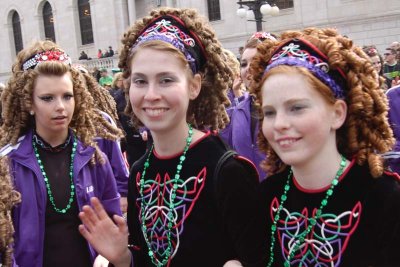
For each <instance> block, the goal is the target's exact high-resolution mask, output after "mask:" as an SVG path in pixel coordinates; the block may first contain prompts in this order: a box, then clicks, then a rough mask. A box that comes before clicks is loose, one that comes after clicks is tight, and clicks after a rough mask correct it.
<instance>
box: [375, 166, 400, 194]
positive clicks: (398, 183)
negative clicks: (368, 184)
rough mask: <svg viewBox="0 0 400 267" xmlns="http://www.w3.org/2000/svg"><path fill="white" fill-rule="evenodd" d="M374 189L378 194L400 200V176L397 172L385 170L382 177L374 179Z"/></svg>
mask: <svg viewBox="0 0 400 267" xmlns="http://www.w3.org/2000/svg"><path fill="white" fill-rule="evenodd" d="M373 189H374V192H375V194H377V195H381V196H382V197H385V198H386V197H394V198H397V199H399V200H400V177H399V175H398V174H397V173H394V172H385V173H384V174H383V175H382V176H381V177H379V178H376V179H374V181H373Z"/></svg>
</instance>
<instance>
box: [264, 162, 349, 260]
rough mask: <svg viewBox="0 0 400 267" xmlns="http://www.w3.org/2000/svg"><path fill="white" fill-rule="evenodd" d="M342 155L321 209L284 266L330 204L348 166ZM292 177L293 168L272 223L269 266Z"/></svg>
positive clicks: (310, 221) (302, 234)
mask: <svg viewBox="0 0 400 267" xmlns="http://www.w3.org/2000/svg"><path fill="white" fill-rule="evenodd" d="M340 156H341V161H340V166H339V170H338V171H337V172H336V175H335V178H334V179H333V180H332V182H331V186H330V187H329V189H328V190H327V191H326V195H325V198H324V199H323V200H322V201H321V205H320V206H319V209H318V210H317V211H316V213H315V216H314V217H313V218H310V219H308V221H309V225H308V226H307V228H306V230H305V231H304V232H303V233H301V234H300V236H299V238H298V239H297V240H296V241H295V245H294V247H293V249H292V250H291V251H290V253H289V256H288V258H287V259H286V261H285V264H284V266H285V267H289V266H290V261H291V260H292V259H293V257H294V253H295V252H296V250H298V249H299V248H300V246H301V245H302V244H303V243H304V241H305V239H306V236H307V235H308V234H309V233H310V232H311V229H312V227H313V226H314V225H315V224H316V223H317V219H318V218H319V217H320V216H321V214H322V209H323V208H324V207H325V206H326V205H328V199H329V197H330V196H331V195H332V194H333V189H334V188H335V186H336V185H337V184H338V183H339V178H340V176H341V175H342V174H343V171H344V167H345V166H346V158H345V157H344V156H343V155H340ZM291 177H292V169H290V171H289V174H288V177H287V181H286V184H285V186H284V191H283V194H282V195H281V200H280V201H281V202H280V203H279V207H278V210H277V212H276V215H275V217H274V222H273V224H272V225H271V246H270V249H269V253H270V257H269V262H268V265H267V267H270V266H272V263H273V262H274V245H275V240H276V239H275V232H276V229H277V226H276V225H277V223H278V221H279V217H280V216H279V214H280V212H281V211H282V209H283V204H284V203H285V201H286V199H287V193H288V191H289V189H290V180H291V179H290V178H291Z"/></svg>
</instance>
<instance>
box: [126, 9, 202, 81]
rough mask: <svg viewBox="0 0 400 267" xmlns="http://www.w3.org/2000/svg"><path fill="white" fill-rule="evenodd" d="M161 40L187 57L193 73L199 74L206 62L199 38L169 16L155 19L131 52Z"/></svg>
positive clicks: (140, 35)
mask: <svg viewBox="0 0 400 267" xmlns="http://www.w3.org/2000/svg"><path fill="white" fill-rule="evenodd" d="M152 40H159V41H164V42H167V43H170V44H172V45H173V46H174V47H175V48H177V49H178V50H179V51H181V52H182V53H183V55H184V56H185V57H186V59H187V61H188V63H189V65H190V68H191V70H192V71H193V73H197V72H199V70H201V69H202V67H203V66H204V64H205V62H206V57H205V51H204V48H203V46H202V43H201V42H200V39H199V38H198V36H197V35H196V34H195V33H193V32H192V31H189V30H188V29H187V28H186V26H185V25H184V23H183V22H182V20H180V19H179V18H177V17H175V16H171V15H167V16H161V17H158V18H155V19H154V20H153V21H151V22H150V23H149V25H148V26H147V27H146V28H145V29H144V30H143V31H142V32H141V33H140V34H139V37H138V38H137V40H136V42H135V43H134V45H133V46H132V48H131V51H133V50H134V49H135V47H137V46H138V45H140V44H142V43H144V42H148V41H152Z"/></svg>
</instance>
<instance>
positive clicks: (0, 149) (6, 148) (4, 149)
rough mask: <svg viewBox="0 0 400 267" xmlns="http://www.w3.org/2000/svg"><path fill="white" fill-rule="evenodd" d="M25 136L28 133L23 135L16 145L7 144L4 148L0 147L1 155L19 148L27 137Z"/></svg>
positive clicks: (6, 154)
mask: <svg viewBox="0 0 400 267" xmlns="http://www.w3.org/2000/svg"><path fill="white" fill-rule="evenodd" d="M25 137H26V135H24V136H21V137H20V138H19V139H18V141H17V143H16V144H15V145H12V144H7V145H5V146H3V147H2V148H0V157H4V156H8V155H9V154H10V153H11V152H13V151H15V150H17V149H18V148H19V147H20V145H21V143H22V141H23V140H24V139H25Z"/></svg>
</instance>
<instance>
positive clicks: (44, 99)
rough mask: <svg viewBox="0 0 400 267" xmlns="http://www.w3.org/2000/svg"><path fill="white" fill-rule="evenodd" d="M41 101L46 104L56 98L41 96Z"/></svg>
mask: <svg viewBox="0 0 400 267" xmlns="http://www.w3.org/2000/svg"><path fill="white" fill-rule="evenodd" d="M39 99H40V100H43V101H44V102H50V101H52V100H53V99H54V98H53V96H50V95H45V96H39Z"/></svg>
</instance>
